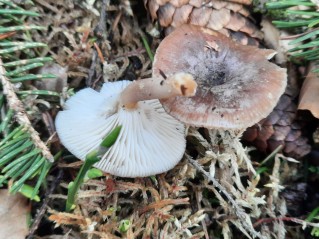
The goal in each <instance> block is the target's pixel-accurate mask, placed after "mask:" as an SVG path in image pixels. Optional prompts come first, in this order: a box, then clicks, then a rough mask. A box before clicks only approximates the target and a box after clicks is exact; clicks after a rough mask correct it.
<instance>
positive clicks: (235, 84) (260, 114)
mask: <svg viewBox="0 0 319 239" xmlns="http://www.w3.org/2000/svg"><path fill="white" fill-rule="evenodd" d="M274 54H275V52H274V51H273V50H267V49H259V48H257V47H253V46H243V45H240V44H238V43H235V42H234V41H232V40H230V39H229V38H227V37H225V36H223V35H222V34H220V33H218V32H215V31H211V30H207V29H205V28H201V27H197V26H192V25H183V26H181V27H179V28H177V29H176V30H175V31H174V32H173V33H172V34H170V35H169V36H167V37H166V38H165V39H164V40H163V41H162V42H161V44H160V46H159V47H158V49H157V52H156V55H155V61H154V65H153V76H159V75H160V74H161V73H160V72H161V71H162V72H164V73H165V74H166V75H168V76H169V75H171V74H174V73H176V72H186V73H190V74H192V75H193V76H194V78H195V80H196V81H197V84H198V88H197V93H196V95H195V96H194V97H191V98H181V97H175V98H171V99H167V100H162V101H161V102H162V104H163V106H164V108H165V110H166V111H167V112H168V113H169V114H171V115H172V116H174V117H175V118H177V119H178V120H180V121H182V122H184V123H186V124H189V125H193V126H199V127H206V128H224V129H244V128H247V127H249V126H251V125H253V124H255V123H257V122H258V121H260V120H261V119H263V118H265V117H266V116H267V115H268V114H269V113H270V112H271V111H272V109H273V108H274V107H275V105H276V103H277V101H278V100H279V97H280V96H281V95H282V94H283V92H284V89H285V87H286V84H287V80H286V79H287V74H286V69H283V68H280V67H278V66H277V65H275V64H273V63H271V62H269V61H268V59H270V58H271V57H272V56H273V55H274Z"/></svg>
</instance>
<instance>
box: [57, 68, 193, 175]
mask: <svg viewBox="0 0 319 239" xmlns="http://www.w3.org/2000/svg"><path fill="white" fill-rule="evenodd" d="M156 80H158V79H156ZM156 80H155V79H147V80H145V81H143V82H144V83H145V87H140V84H137V83H131V82H129V81H120V82H112V83H111V82H110V83H105V84H104V85H103V87H102V89H101V91H100V92H96V91H95V90H93V89H90V88H87V89H84V90H81V91H79V92H78V93H76V94H75V95H74V96H72V97H71V98H70V99H69V100H68V101H67V102H66V104H65V109H64V111H60V112H59V113H58V115H57V118H56V122H55V123H56V129H57V133H58V135H59V137H60V140H61V142H62V144H63V145H64V146H65V147H66V148H67V149H68V150H69V151H70V152H71V153H72V154H74V155H75V156H76V157H78V158H79V159H81V160H85V157H86V155H87V154H88V153H90V152H91V151H93V150H99V149H100V147H101V146H100V145H101V142H102V140H103V139H104V138H105V136H106V135H108V134H109V133H110V132H111V131H112V130H113V129H114V128H115V127H116V126H119V125H121V126H122V129H121V131H120V134H119V136H118V138H117V140H116V142H115V143H114V145H113V146H112V147H110V148H109V149H108V150H104V151H103V150H100V152H102V154H103V155H101V158H102V159H101V160H100V161H99V162H98V163H97V164H95V167H97V168H99V169H101V170H102V171H104V172H108V173H111V174H114V175H116V176H122V177H144V176H150V175H154V174H158V173H162V172H165V171H167V170H169V169H171V168H173V167H174V166H175V165H176V164H177V163H178V162H179V161H180V159H181V158H182V156H183V154H184V151H185V147H186V140H185V128H184V125H183V124H182V123H180V122H179V121H177V120H176V119H174V118H173V117H172V116H170V115H169V114H167V113H166V112H165V110H164V109H163V107H162V106H161V104H160V102H159V100H157V99H153V98H154V97H170V96H171V95H174V96H175V95H194V94H195V92H196V83H195V82H194V80H193V78H192V76H191V75H189V74H184V75H183V74H176V75H174V76H172V78H169V79H167V80H165V84H164V83H163V84H162V85H163V87H162V88H161V89H162V91H161V90H159V91H158V89H159V85H156V84H155V85H154V84H153V83H154V82H157V81H156ZM186 83H187V84H186ZM130 85H132V87H130ZM162 85H160V86H162ZM146 86H147V87H146ZM183 86H185V87H186V88H187V89H186V90H183ZM135 90H136V91H135ZM136 93H137V96H135V94H136ZM150 93H151V95H149V94H150ZM149 99H151V100H149ZM140 100H141V101H140ZM137 101H139V103H138V104H137ZM123 103H124V105H125V107H122V104H123ZM127 109H129V110H127Z"/></svg>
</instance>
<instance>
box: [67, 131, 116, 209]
mask: <svg viewBox="0 0 319 239" xmlns="http://www.w3.org/2000/svg"><path fill="white" fill-rule="evenodd" d="M121 128H122V126H117V127H115V128H114V129H113V130H112V131H111V133H109V134H108V135H107V136H106V137H105V138H104V139H103V141H102V143H101V146H102V147H111V146H112V145H113V144H114V143H115V141H116V139H117V137H118V135H119V133H120V131H121ZM100 159H101V158H100V157H99V156H98V150H94V151H92V152H90V153H88V155H86V158H85V161H84V164H83V165H82V167H81V169H80V172H79V174H78V175H77V176H76V178H75V180H74V181H73V182H70V183H69V185H68V197H67V200H66V206H65V210H66V211H67V212H69V211H71V210H72V209H74V206H75V205H74V201H75V198H76V194H77V192H78V190H79V188H80V186H81V185H82V184H83V182H84V178H85V176H86V174H87V172H88V171H89V170H90V168H91V167H92V166H93V165H94V164H95V163H97V162H99V161H100Z"/></svg>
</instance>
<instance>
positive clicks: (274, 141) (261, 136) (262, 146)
mask: <svg viewBox="0 0 319 239" xmlns="http://www.w3.org/2000/svg"><path fill="white" fill-rule="evenodd" d="M289 71H293V69H291V68H289ZM288 75H289V76H290V77H289V79H288V86H287V89H286V91H285V93H284V94H283V95H282V96H281V98H280V100H279V102H278V104H277V106H276V107H275V109H274V110H273V111H272V112H271V113H270V115H269V116H268V117H267V118H266V119H263V120H261V121H260V122H259V123H258V124H257V125H254V126H252V127H250V128H248V129H247V130H246V131H245V132H244V134H243V140H245V141H247V142H250V143H252V144H253V145H255V146H256V148H257V149H258V150H260V151H262V152H266V153H270V152H272V151H273V150H275V149H276V148H277V147H278V146H279V145H282V146H283V149H282V152H283V153H284V154H285V155H287V156H289V157H293V158H296V159H297V158H300V157H303V156H305V155H306V154H308V153H309V152H310V150H311V146H310V145H309V142H308V139H307V138H306V137H305V136H304V135H303V134H302V132H303V130H302V128H303V124H302V122H300V121H298V120H297V119H296V114H297V105H296V104H295V103H294V101H295V100H296V98H297V97H298V93H299V91H298V88H297V87H294V86H295V80H294V79H292V78H293V77H292V76H293V75H296V74H295V73H290V74H288Z"/></svg>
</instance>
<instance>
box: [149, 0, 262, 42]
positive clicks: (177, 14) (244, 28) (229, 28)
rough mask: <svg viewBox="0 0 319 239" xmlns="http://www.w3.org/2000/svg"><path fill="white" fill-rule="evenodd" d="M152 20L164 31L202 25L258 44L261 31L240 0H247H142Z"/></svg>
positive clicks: (247, 2)
mask: <svg viewBox="0 0 319 239" xmlns="http://www.w3.org/2000/svg"><path fill="white" fill-rule="evenodd" d="M144 3H145V6H146V7H147V9H148V10H149V12H150V15H151V17H152V19H153V20H156V19H158V21H159V23H160V25H161V26H162V27H164V28H165V31H166V35H168V34H169V33H170V32H171V31H172V30H173V29H174V28H176V27H178V26H180V25H182V24H185V23H189V24H193V25H199V26H202V27H206V28H209V29H212V30H215V31H218V32H221V33H223V34H224V35H226V36H228V37H231V38H233V39H234V40H236V41H238V42H241V43H242V44H244V45H247V44H249V45H258V44H259V40H260V39H262V38H263V34H262V33H261V31H259V29H258V28H257V27H256V25H255V24H254V23H253V22H252V20H251V18H250V13H249V11H248V10H247V9H246V8H245V6H244V5H243V4H250V3H251V0H232V1H219V0H144Z"/></svg>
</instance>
